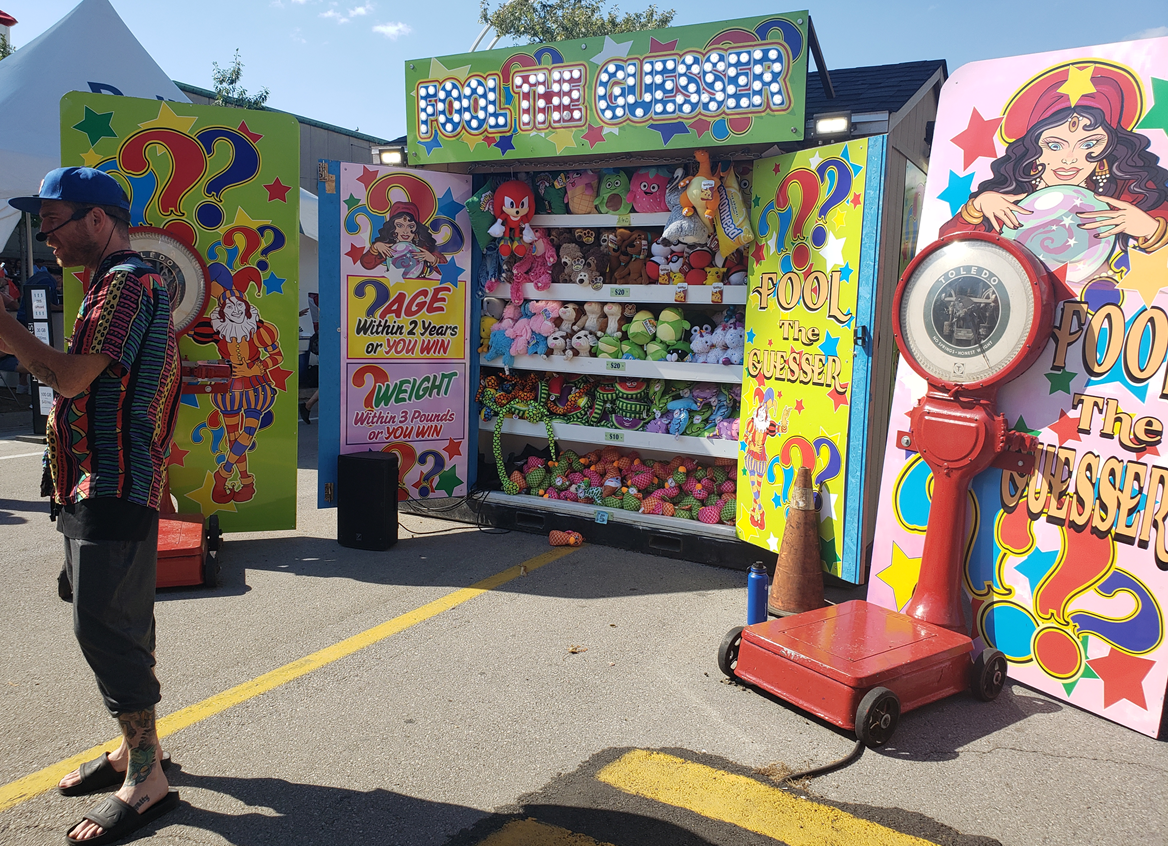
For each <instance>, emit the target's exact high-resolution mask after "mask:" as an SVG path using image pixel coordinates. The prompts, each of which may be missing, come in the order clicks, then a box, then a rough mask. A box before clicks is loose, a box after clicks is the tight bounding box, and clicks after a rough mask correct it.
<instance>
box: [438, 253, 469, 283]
mask: <svg viewBox="0 0 1168 846" xmlns="http://www.w3.org/2000/svg"><path fill="white" fill-rule="evenodd" d="M438 270H439V271H440V272H441V273H442V284H443V285H452V286H454V287H455V288H457V287H458V277H459V276H461V275H462V271H463V268H461V267H459V266H458V265H457V264H456V263H455V261H454V259H450V261H448V262H446V264H440V265H438Z"/></svg>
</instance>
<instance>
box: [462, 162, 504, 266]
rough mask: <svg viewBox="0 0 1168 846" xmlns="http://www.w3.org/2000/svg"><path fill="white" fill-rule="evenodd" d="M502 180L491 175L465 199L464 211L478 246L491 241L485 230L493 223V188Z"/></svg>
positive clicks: (480, 246)
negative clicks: (468, 216) (468, 218)
mask: <svg viewBox="0 0 1168 846" xmlns="http://www.w3.org/2000/svg"><path fill="white" fill-rule="evenodd" d="M501 182H502V180H501V179H500V178H498V177H491V178H490V179H488V180H487V183H486V184H485V185H484V186H483V187H482V188H480V189H479V190H478V191H477V192H476V193H475V194H474V195H473V196H471V198H470V199H469V200H467V201H466V212H467V214H468V215H470V228H471V230H472V231H473V232H474V237H475V243H476V244H477V245H478V246H479V248H480V249H481V248H483V247H484V246H485V245H487V244H489V243H490V242H491V240H492V239H491V234H490V233H489V232H488V231H487V230H488V229H490V228H491V227H492V226H494V225H495V210H494V206H493V205H492V199H493V197H494V194H495V188H496V186H498V185H499V184H500V183H501Z"/></svg>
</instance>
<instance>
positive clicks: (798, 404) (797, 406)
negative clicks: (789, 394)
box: [795, 399, 804, 414]
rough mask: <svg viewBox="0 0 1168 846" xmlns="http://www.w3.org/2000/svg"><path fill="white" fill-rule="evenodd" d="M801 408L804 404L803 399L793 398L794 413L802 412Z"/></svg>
mask: <svg viewBox="0 0 1168 846" xmlns="http://www.w3.org/2000/svg"><path fill="white" fill-rule="evenodd" d="M803 408H804V405H803V400H801V399H797V400H795V413H796V414H802V413H803Z"/></svg>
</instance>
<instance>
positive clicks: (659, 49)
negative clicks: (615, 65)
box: [625, 35, 677, 55]
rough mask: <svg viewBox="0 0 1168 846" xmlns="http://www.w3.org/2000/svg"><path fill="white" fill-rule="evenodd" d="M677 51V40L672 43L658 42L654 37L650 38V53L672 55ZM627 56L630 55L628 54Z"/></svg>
mask: <svg viewBox="0 0 1168 846" xmlns="http://www.w3.org/2000/svg"><path fill="white" fill-rule="evenodd" d="M676 49H677V39H676V38H675V39H673V40H672V41H658V40H657V39H656V38H654V37H653V36H651V35H650V36H649V52H650V53H672V52H674V51H675V50H676ZM625 55H628V54H627V53H626V54H625Z"/></svg>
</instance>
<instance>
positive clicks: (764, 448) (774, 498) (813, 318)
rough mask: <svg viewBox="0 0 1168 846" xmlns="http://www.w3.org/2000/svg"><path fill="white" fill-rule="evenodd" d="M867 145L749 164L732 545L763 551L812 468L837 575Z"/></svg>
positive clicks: (828, 560)
mask: <svg viewBox="0 0 1168 846" xmlns="http://www.w3.org/2000/svg"><path fill="white" fill-rule="evenodd" d="M868 144H869V142H868V141H867V140H859V141H851V142H848V143H846V144H836V145H832V146H828V147H816V148H813V149H811V150H804V151H801V152H798V153H792V154H790V155H786V156H779V157H778V158H774V159H760V160H759V161H756V162H755V164H754V194H755V199H756V204H757V205H756V214H755V231H756V232H758V241H757V243H756V244H755V246H754V249H753V253H752V255H751V265H750V282H749V284H750V292H749V294H748V295H747V306H746V325H747V332H746V354H745V367H744V368H743V373H742V380H743V383H742V417H741V421H742V423H741V429H740V431H741V438H742V444H741V447H742V462H741V463H742V468H743V470H744V472H743V473H742V474H740V475H739V479H738V522H737V526H738V536H739V537H740V538H742V539H743V540H746V541H749V542H750V543H753V544H755V545H757V546H762V547H765V548H767V549H768V550H770V551H771V552H777V551H778V549H779V542H780V540H781V539H782V537H783V526H784V525H785V522H786V509H787V503H788V500H789V498H790V490H791V485H792V484H793V483H794V481H795V473H796V471H797V470H798V468H800V467H807V468H808V469H810V470H811V471H812V479H813V484H814V486H815V488H816V491H817V492H818V494H819V502H820V518H819V519H820V523H819V536H820V555H821V559H822V562H823V566H824V569H826V570H827V571H828V572H831V573H833V574H835V575H837V576H839V575H841V572H842V571H841V562H842V558H841V554H840V553H841V549H842V538H843V532H844V521H845V520H847V519H849V518H848V515H845V513H844V511H845V509H844V499H843V494H844V486H845V481H846V479H847V472H848V466H847V452H848V449H847V445H848V430H849V418H850V415H851V411H852V405H851V395H852V392H851V385H852V381H853V374H852V366H853V358H854V349H853V347H854V341H853V322H854V320H855V315H856V304H857V296H858V291H859V287H860V286H859V278H858V273H857V271H858V270H859V267H860V253H861V251H860V240H861V232H862V229H863V223H864V189H865V181H866V175H867V170H868V168H867V166H866V165H867V156H868Z"/></svg>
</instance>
